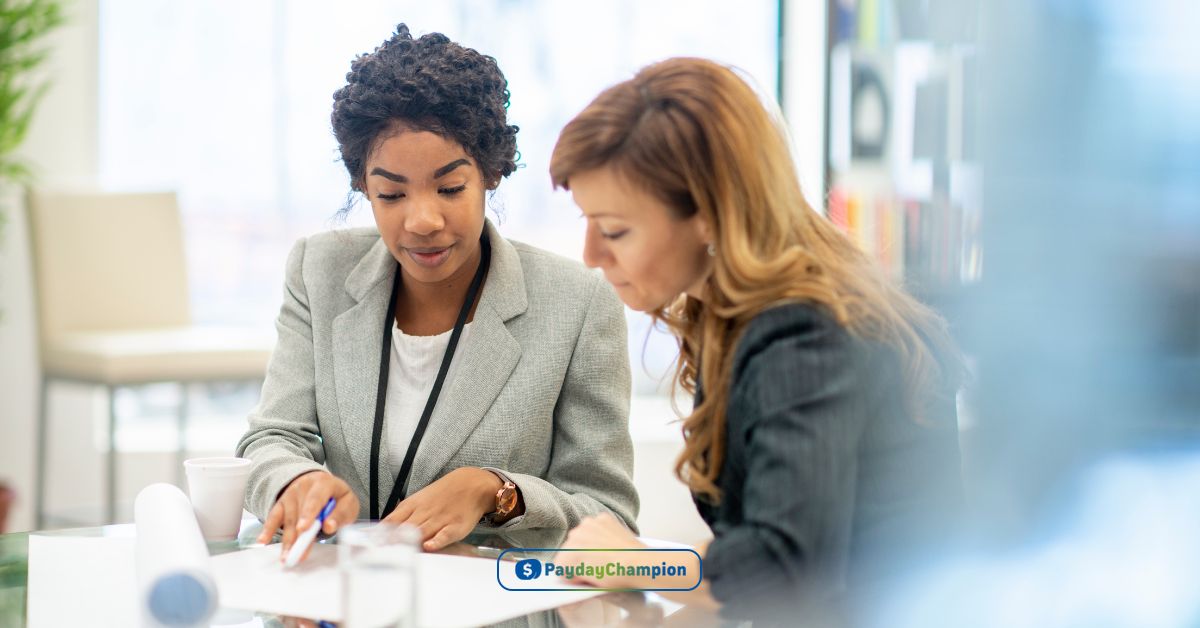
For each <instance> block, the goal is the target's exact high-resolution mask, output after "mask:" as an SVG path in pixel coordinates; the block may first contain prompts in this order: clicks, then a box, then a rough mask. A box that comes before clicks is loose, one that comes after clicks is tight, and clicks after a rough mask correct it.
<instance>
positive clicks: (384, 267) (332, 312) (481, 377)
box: [237, 221, 638, 529]
mask: <svg viewBox="0 0 1200 628" xmlns="http://www.w3.org/2000/svg"><path fill="white" fill-rule="evenodd" d="M485 228H486V229H487V230H488V233H489V235H490V237H491V241H492V261H491V267H490V268H489V270H488V276H487V282H486V283H485V284H484V288H483V291H482V293H481V295H480V301H479V305H478V306H477V307H476V311H475V316H474V319H473V322H472V331H471V335H470V336H469V337H468V338H466V339H465V340H464V341H463V343H462V344H460V345H459V347H458V350H457V351H456V352H455V356H454V361H455V362H456V363H457V366H456V367H455V369H456V374H455V375H454V377H453V379H447V381H446V383H445V386H444V387H443V389H442V394H441V397H440V398H439V400H438V403H437V406H436V407H435V409H434V412H433V415H432V417H431V418H430V421H429V427H428V429H427V430H426V432H425V437H424V438H423V439H422V441H421V445H420V447H419V449H418V450H417V456H416V459H415V461H414V463H413V469H412V474H411V477H410V480H409V488H408V492H409V494H412V493H414V492H416V491H418V490H420V489H421V488H423V487H425V486H427V485H428V484H430V483H431V482H433V481H434V480H437V479H438V478H440V477H442V476H443V475H445V474H447V473H449V472H450V471H452V470H454V469H457V468H459V467H464V466H475V467H494V468H496V469H498V470H500V471H502V472H503V473H504V474H506V475H507V476H508V477H509V478H510V479H511V480H512V481H513V482H515V483H516V484H517V486H519V487H520V490H521V495H522V497H523V499H524V501H525V514H524V515H522V516H520V517H516V518H514V519H512V520H510V521H509V522H507V523H505V524H504V526H503V527H504V528H508V529H516V528H531V527H570V526H574V525H575V524H576V523H577V522H578V521H579V520H580V518H581V517H584V516H586V515H590V514H596V513H599V512H603V511H605V510H608V511H611V512H612V513H613V514H615V515H616V516H617V517H619V518H620V519H622V520H624V521H625V523H626V525H628V526H629V527H630V528H631V529H636V528H635V527H634V526H635V524H634V521H635V519H636V517H637V512H638V497H637V492H636V491H635V490H634V487H633V480H632V475H633V444H632V442H631V440H630V437H629V424H628V417H629V393H630V373H629V360H628V357H627V353H626V328H625V319H624V310H623V308H622V307H621V303H620V302H619V301H618V300H617V297H616V294H615V293H614V292H613V290H612V288H611V287H609V286H608V284H607V283H606V282H605V281H604V280H603V279H602V278H601V277H600V276H599V275H597V274H595V273H592V272H589V271H588V270H587V269H585V268H584V267H583V266H582V265H581V264H578V263H576V262H572V261H569V260H566V259H564V258H561V257H558V256H556V255H552V254H550V253H548V252H546V251H542V250H539V249H536V248H534V247H531V246H528V245H525V244H520V243H515V242H509V241H508V240H505V239H504V238H502V237H501V236H500V234H499V233H498V232H497V231H496V229H495V227H494V226H493V225H492V224H491V222H490V221H489V222H488V223H487V225H486V227H485ZM395 272H396V260H395V258H393V257H392V254H391V253H390V252H389V251H388V249H387V247H386V246H385V245H384V243H383V240H382V239H381V238H380V237H379V233H378V232H377V231H376V230H375V229H373V228H363V229H351V230H346V231H337V232H329V233H322V234H319V235H315V236H312V237H309V238H306V239H301V240H300V241H299V242H297V243H296V245H295V247H294V248H293V249H292V252H291V255H289V257H288V262H287V279H286V283H285V290H284V302H283V306H282V307H281V308H280V312H279V318H278V321H277V322H276V328H277V330H278V332H279V341H278V343H277V344H276V347H275V352H274V353H273V354H272V356H271V361H270V364H269V366H268V368H267V376H266V381H265V383H264V385H263V391H262V399H261V401H260V402H259V404H258V407H257V408H255V410H254V411H253V412H252V413H251V414H250V417H249V429H247V431H246V434H245V435H244V436H243V437H242V439H241V441H240V442H239V443H238V447H237V453H238V455H239V456H245V457H247V458H250V459H252V460H254V469H253V471H252V472H251V475H250V480H249V484H248V486H247V491H246V508H247V509H248V510H250V511H251V512H252V513H254V514H255V515H257V516H258V517H260V518H265V517H266V514H267V512H268V511H269V510H270V508H271V507H272V506H273V505H274V503H275V498H276V496H277V495H278V494H279V492H280V491H281V490H282V489H283V488H284V487H285V486H286V485H287V484H288V483H289V482H290V481H291V480H292V479H293V478H295V477H296V476H298V475H300V474H302V473H305V472H307V471H312V470H314V469H321V468H323V467H322V465H324V467H327V468H328V470H329V471H330V472H332V473H333V474H334V475H336V476H338V477H340V478H342V479H343V480H345V481H346V482H347V483H348V484H349V485H350V487H351V488H352V489H353V490H354V492H355V494H356V495H358V498H359V502H360V503H361V509H360V511H359V517H360V518H366V517H367V516H368V512H369V505H368V501H369V497H368V486H369V485H370V480H369V478H370V475H369V467H368V465H369V464H370V457H371V431H372V423H373V420H374V416H375V396H376V391H377V386H378V380H379V358H380V351H381V346H382V343H383V324H384V318H385V317H386V316H387V306H388V298H389V296H390V294H391V286H392V280H393V278H394V276H395ZM381 466H382V467H383V468H382V469H380V473H379V500H380V504H379V507H380V509H381V510H382V508H383V506H384V503H383V502H385V501H386V500H387V496H388V494H389V493H390V492H391V490H392V485H393V484H394V483H395V479H396V478H395V476H394V475H392V473H391V472H389V470H388V467H387V465H386V464H381Z"/></svg>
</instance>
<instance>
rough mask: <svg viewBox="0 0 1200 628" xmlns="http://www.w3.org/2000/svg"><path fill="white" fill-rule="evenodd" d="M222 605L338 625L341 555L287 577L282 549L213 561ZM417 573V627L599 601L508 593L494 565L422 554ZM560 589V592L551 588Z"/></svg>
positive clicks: (319, 556) (327, 551) (580, 595)
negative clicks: (280, 553) (579, 602)
mask: <svg viewBox="0 0 1200 628" xmlns="http://www.w3.org/2000/svg"><path fill="white" fill-rule="evenodd" d="M212 565H213V573H214V574H215V576H216V579H217V588H218V590H219V591H220V597H221V604H222V606H225V607H228V608H242V609H249V610H259V611H266V612H270V613H275V614H279V615H292V616H296V617H307V618H310V619H323V620H327V621H340V620H341V617H342V611H341V592H340V586H339V585H340V582H339V579H338V572H337V548H336V547H334V546H331V545H324V544H318V545H314V546H313V549H312V552H311V553H310V554H309V556H308V559H307V560H306V561H304V562H303V563H301V564H300V566H299V567H297V568H295V569H292V570H288V569H284V568H283V566H282V565H281V564H280V562H279V546H278V545H270V546H267V547H259V548H253V549H248V550H243V551H240V552H235V553H232V554H222V555H220V556H214V557H213V559H212ZM417 569H418V582H419V584H418V588H417V591H418V601H417V613H418V622H417V623H418V625H420V626H428V627H446V628H450V627H457V626H479V625H483V624H492V623H496V622H500V621H503V620H505V619H510V618H513V617H520V616H522V615H527V614H529V613H534V612H537V611H542V610H546V609H551V608H556V607H559V606H562V605H564V604H570V603H573V602H578V601H581V600H585V599H587V598H590V597H594V596H597V595H600V593H601V592H600V591H588V590H578V591H507V590H505V589H503V588H501V587H500V584H499V583H498V582H497V581H496V561H495V559H490V558H472V557H466V556H449V555H444V554H421V555H420V556H419V559H418V564H417ZM553 586H557V585H553ZM464 600H470V603H464Z"/></svg>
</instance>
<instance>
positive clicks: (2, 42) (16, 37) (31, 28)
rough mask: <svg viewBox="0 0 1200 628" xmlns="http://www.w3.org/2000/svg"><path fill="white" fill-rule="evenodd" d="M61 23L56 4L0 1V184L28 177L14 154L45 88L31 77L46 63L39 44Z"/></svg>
mask: <svg viewBox="0 0 1200 628" xmlns="http://www.w3.org/2000/svg"><path fill="white" fill-rule="evenodd" d="M62 22H63V13H62V7H61V6H60V4H59V2H58V1H57V0H0V180H5V179H8V180H16V181H24V180H28V179H29V177H30V171H29V168H28V167H27V166H26V165H25V164H24V163H23V162H22V161H21V160H19V159H17V158H16V156H15V155H14V152H15V151H16V149H17V147H18V146H20V145H21V142H22V141H23V140H24V139H25V134H26V133H27V132H28V131H29V121H30V120H31V119H32V118H33V111H34V108H35V107H36V105H37V102H38V100H40V99H41V97H42V95H43V94H44V93H45V91H46V88H47V87H48V86H49V84H48V83H47V82H46V81H45V80H38V79H37V77H36V76H35V75H34V74H33V70H34V69H36V68H37V67H38V65H40V64H41V63H42V62H43V61H45V59H46V54H47V50H45V49H44V48H42V47H41V45H40V44H41V40H42V38H43V37H45V35H46V34H47V33H49V32H50V31H52V30H53V29H54V28H55V27H57V26H58V25H60V24H62Z"/></svg>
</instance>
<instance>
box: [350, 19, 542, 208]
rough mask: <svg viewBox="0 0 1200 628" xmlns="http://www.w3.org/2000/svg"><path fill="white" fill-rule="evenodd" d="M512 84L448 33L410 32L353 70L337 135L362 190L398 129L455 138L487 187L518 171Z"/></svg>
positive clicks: (400, 31) (400, 30) (401, 32)
mask: <svg viewBox="0 0 1200 628" xmlns="http://www.w3.org/2000/svg"><path fill="white" fill-rule="evenodd" d="M508 99H509V94H508V81H507V80H505V78H504V74H503V73H502V72H500V68H499V66H497V65H496V60H495V59H493V58H492V57H489V56H487V55H483V54H480V53H479V52H477V51H475V50H472V49H471V48H464V47H463V46H460V45H459V44H456V43H454V42H452V41H450V39H449V38H448V37H446V36H445V35H443V34H441V33H430V34H428V35H424V36H422V37H421V38H419V39H413V37H412V35H411V34H410V33H409V31H408V26H406V25H405V24H403V23H402V24H400V25H399V26H397V27H396V33H395V34H394V35H392V37H391V38H390V39H388V40H387V41H385V42H383V45H381V46H379V47H378V48H376V49H375V51H374V52H372V53H369V54H363V55H359V56H358V57H357V58H355V59H354V62H353V63H351V64H350V72H348V73H347V74H346V86H345V87H343V88H341V89H339V90H337V91H336V92H334V94H333V114H332V116H330V119H331V121H332V123H333V134H334V136H335V137H336V138H337V141H338V145H339V148H340V149H341V153H342V163H344V164H345V165H346V170H348V171H349V172H350V185H351V187H352V188H353V189H354V190H357V191H359V192H362V191H363V189H362V186H363V182H364V181H365V179H366V173H365V172H364V170H365V169H366V161H367V156H368V155H369V154H370V152H371V150H373V149H374V148H375V146H376V143H377V142H378V141H380V139H382V138H381V134H383V133H384V132H386V131H388V130H389V129H391V128H392V127H393V126H394V125H395V124H396V123H398V122H402V123H403V124H405V125H407V126H409V127H412V128H415V129H419V130H423V131H430V132H432V133H436V134H438V135H441V136H442V137H445V138H448V139H452V140H454V141H456V142H458V143H459V144H461V145H462V146H463V148H464V149H466V151H467V154H469V155H471V156H472V157H473V158H474V159H475V161H476V163H477V164H478V165H479V169H480V171H481V172H482V173H483V177H484V180H485V181H486V182H487V183H488V185H495V184H497V183H499V182H500V178H501V177H506V176H508V175H509V174H512V172H513V170H515V169H516V165H517V164H516V159H517V156H518V155H517V127H516V126H514V125H511V124H508V120H507V114H508Z"/></svg>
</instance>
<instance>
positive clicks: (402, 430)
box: [383, 322, 471, 478]
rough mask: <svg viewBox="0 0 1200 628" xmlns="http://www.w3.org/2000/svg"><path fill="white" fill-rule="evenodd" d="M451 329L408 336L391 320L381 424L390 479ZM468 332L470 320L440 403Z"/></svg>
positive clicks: (434, 376) (421, 408)
mask: <svg viewBox="0 0 1200 628" xmlns="http://www.w3.org/2000/svg"><path fill="white" fill-rule="evenodd" d="M453 331H454V330H450V331H446V332H444V333H441V334H438V335H436V336H409V335H408V334H406V333H404V332H403V331H401V330H400V327H398V326H397V325H396V324H395V323H394V322H393V323H392V357H391V366H390V367H389V369H390V370H389V371H388V384H387V402H386V404H385V405H384V410H383V424H384V442H385V443H387V467H386V468H389V469H391V474H392V477H393V478H395V477H396V474H397V473H399V472H400V465H402V464H404V456H405V454H407V453H408V445H409V443H411V442H412V437H413V434H414V433H415V432H416V431H417V423H418V422H420V420H421V413H422V412H423V411H424V410H425V404H426V403H427V402H428V401H429V392H430V391H431V390H433V380H435V379H437V373H438V369H439V368H441V366H442V357H443V356H444V355H445V354H446V347H447V346H448V345H449V344H450V334H451V333H452V332H453ZM470 335H471V323H467V324H466V325H465V326H464V327H463V331H462V336H460V337H459V339H458V348H457V349H456V350H455V351H454V356H455V357H454V359H453V360H451V361H450V370H449V371H448V372H447V373H446V381H445V382H443V383H442V392H441V395H440V396H439V401H438V403H442V402H443V400H444V399H445V398H446V389H447V387H449V385H450V382H451V381H453V380H454V373H455V371H457V370H458V365H459V363H460V362H462V353H463V346H464V345H465V344H466V342H467V338H468V337H469V336H470ZM434 407H435V408H436V407H437V406H434Z"/></svg>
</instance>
